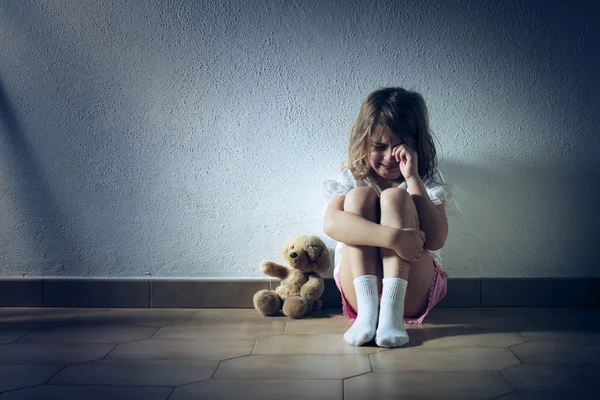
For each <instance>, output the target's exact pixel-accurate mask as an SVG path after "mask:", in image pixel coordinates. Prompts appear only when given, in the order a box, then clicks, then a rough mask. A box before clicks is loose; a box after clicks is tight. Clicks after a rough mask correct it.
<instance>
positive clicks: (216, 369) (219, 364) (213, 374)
mask: <svg viewBox="0 0 600 400" xmlns="http://www.w3.org/2000/svg"><path fill="white" fill-rule="evenodd" d="M222 362H223V360H221V361H219V363H218V364H217V368H215V370H214V371H213V373H212V375H211V376H210V378H209V379H212V378H214V376H215V374H216V373H217V371H218V370H219V367H220V366H221V363H222Z"/></svg>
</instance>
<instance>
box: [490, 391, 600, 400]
mask: <svg viewBox="0 0 600 400" xmlns="http://www.w3.org/2000/svg"><path fill="white" fill-rule="evenodd" d="M597 398H598V392H597V391H593V392H587V393H586V392H572V391H571V392H512V393H509V394H507V395H505V396H502V397H498V398H497V399H494V400H566V399H569V400H596V399H597Z"/></svg>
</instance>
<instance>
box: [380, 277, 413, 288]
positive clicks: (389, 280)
mask: <svg viewBox="0 0 600 400" xmlns="http://www.w3.org/2000/svg"><path fill="white" fill-rule="evenodd" d="M382 283H383V284H384V285H386V284H387V285H398V286H404V287H406V286H408V281H407V280H406V279H402V278H383V279H382Z"/></svg>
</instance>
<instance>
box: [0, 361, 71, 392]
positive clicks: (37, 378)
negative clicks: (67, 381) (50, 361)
mask: <svg viewBox="0 0 600 400" xmlns="http://www.w3.org/2000/svg"><path fill="white" fill-rule="evenodd" d="M62 368H63V366H62V365H0V392H5V391H7V390H14V389H20V388H24V387H27V386H33V385H41V384H42V383H44V382H46V381H47V380H48V379H50V378H51V377H52V376H53V375H54V374H56V373H57V372H58V371H60V370H61V369H62Z"/></svg>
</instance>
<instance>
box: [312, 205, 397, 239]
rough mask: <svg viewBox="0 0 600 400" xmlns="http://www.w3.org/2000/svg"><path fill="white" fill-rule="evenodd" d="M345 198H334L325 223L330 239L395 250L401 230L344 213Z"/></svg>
mask: <svg viewBox="0 0 600 400" xmlns="http://www.w3.org/2000/svg"><path fill="white" fill-rule="evenodd" d="M344 199H345V197H334V198H333V199H332V200H331V202H330V203H329V206H328V207H327V211H325V219H324V221H323V231H324V232H325V234H326V235H327V236H329V237H330V238H332V239H334V240H337V241H338V242H342V243H346V244H349V245H351V246H375V247H385V248H387V249H393V248H394V243H396V242H397V241H398V239H399V232H400V230H399V229H396V228H392V227H390V226H383V225H379V224H376V223H374V222H371V221H369V220H366V219H364V218H363V217H361V216H359V215H357V214H354V213H352V212H348V211H344Z"/></svg>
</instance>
